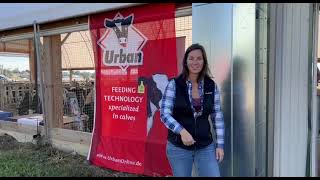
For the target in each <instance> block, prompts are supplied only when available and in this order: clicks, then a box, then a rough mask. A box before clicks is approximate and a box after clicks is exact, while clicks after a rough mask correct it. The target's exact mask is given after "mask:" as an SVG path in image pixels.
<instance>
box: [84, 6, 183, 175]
mask: <svg viewBox="0 0 320 180" xmlns="http://www.w3.org/2000/svg"><path fill="white" fill-rule="evenodd" d="M89 26H90V32H91V38H92V45H93V51H94V56H95V58H94V59H95V67H96V84H95V85H96V106H95V107H96V109H95V121H94V130H93V136H92V142H91V147H90V152H89V156H88V159H89V160H90V162H91V163H92V164H95V165H97V166H100V167H106V168H110V169H114V170H117V171H123V172H129V173H137V174H144V175H149V176H167V175H172V172H171V168H170V165H169V162H168V159H167V157H166V142H167V129H166V127H165V126H164V124H163V123H162V122H161V120H160V114H159V110H160V103H161V98H162V94H163V93H164V89H165V87H166V85H167V83H168V81H169V79H170V78H173V77H174V76H176V75H177V52H176V35H175V5H174V4H171V3H168V4H147V5H142V6H136V7H130V8H126V9H121V10H116V11H111V12H105V13H100V14H96V15H92V16H90V18H89Z"/></svg>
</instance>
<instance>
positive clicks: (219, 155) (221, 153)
mask: <svg viewBox="0 0 320 180" xmlns="http://www.w3.org/2000/svg"><path fill="white" fill-rule="evenodd" d="M223 156H224V151H223V149H222V148H217V149H216V158H217V161H219V163H220V162H221V161H222V160H223Z"/></svg>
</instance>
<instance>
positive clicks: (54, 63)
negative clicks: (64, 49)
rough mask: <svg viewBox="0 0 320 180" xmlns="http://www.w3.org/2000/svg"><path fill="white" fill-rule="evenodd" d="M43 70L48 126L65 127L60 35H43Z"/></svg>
mask: <svg viewBox="0 0 320 180" xmlns="http://www.w3.org/2000/svg"><path fill="white" fill-rule="evenodd" d="M43 57H44V58H43V66H42V67H43V72H44V88H45V94H44V95H45V107H46V112H47V113H46V117H45V119H46V120H47V122H48V128H49V129H50V128H57V127H63V106H62V105H63V99H62V97H63V89H62V72H61V37H60V35H54V36H45V37H43Z"/></svg>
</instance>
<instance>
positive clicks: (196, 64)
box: [187, 49, 203, 74]
mask: <svg viewBox="0 0 320 180" xmlns="http://www.w3.org/2000/svg"><path fill="white" fill-rule="evenodd" d="M187 66H188V69H189V73H190V74H199V73H200V72H201V70H202V68H203V55H202V52H201V50H200V49H195V50H192V51H190V53H189V54H188V59H187Z"/></svg>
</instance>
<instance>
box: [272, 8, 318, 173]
mask: <svg viewBox="0 0 320 180" xmlns="http://www.w3.org/2000/svg"><path fill="white" fill-rule="evenodd" d="M310 11H311V4H308V3H305V4H271V5H270V46H269V50H270V54H269V61H270V62H271V63H270V66H269V68H270V69H273V70H274V74H273V73H272V74H270V76H273V77H271V78H270V84H271V85H273V86H274V88H273V89H274V90H272V89H271V88H270V89H269V90H270V91H274V92H272V94H274V96H269V97H268V98H270V104H269V108H270V109H271V111H269V116H270V119H269V120H273V122H272V123H273V128H274V134H273V138H274V152H273V155H274V162H273V176H305V175H306V159H307V142H308V108H309V107H308V105H309V103H308V86H309V84H308V81H309V80H308V78H309V76H310V73H309V70H310V69H311V68H309V65H310V61H312V58H311V56H310V52H311V51H310V50H311V49H312V43H310V41H309V35H310V34H309V33H310V29H309V26H310V23H311V19H312V18H311V17H310V14H311V13H310Z"/></svg>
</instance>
